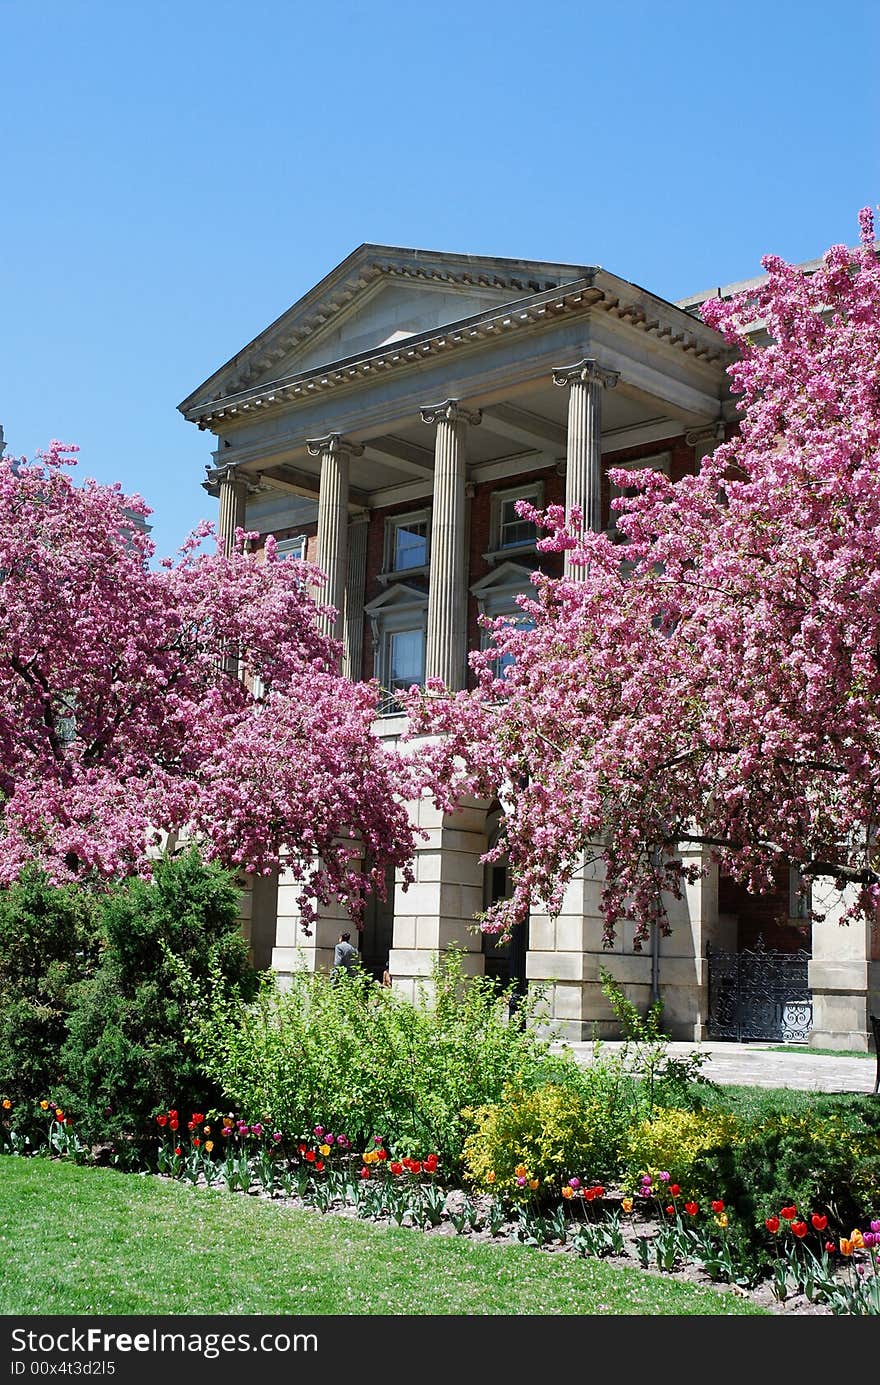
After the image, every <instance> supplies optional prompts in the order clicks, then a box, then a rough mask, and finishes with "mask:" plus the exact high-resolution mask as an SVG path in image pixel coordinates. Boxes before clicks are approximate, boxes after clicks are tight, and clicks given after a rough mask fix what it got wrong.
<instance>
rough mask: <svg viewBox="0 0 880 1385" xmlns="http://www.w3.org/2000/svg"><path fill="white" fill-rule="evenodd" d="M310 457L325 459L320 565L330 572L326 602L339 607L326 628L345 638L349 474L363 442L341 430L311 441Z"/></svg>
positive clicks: (320, 506) (320, 498)
mask: <svg viewBox="0 0 880 1385" xmlns="http://www.w3.org/2000/svg"><path fill="white" fill-rule="evenodd" d="M306 446H307V447H308V449H309V456H310V457H320V458H321V482H320V488H319V491H318V566H319V567H320V568H321V569H322V570H323V571H324V572H326V574H327V585H326V587H325V588H324V590H323V591H322V593H321V600H322V602H326V603H327V604H329V605H330V606H334V607H335V608H336V619H335V621H333V622H332V624H331V622H330V621H329V620H325V621H324V622H323V623H324V629H325V630H326V632H327V634H328V635H332V636H333V638H334V639H337V640H339V639H342V629H343V609H344V603H345V568H346V562H347V559H348V476H349V469H350V461H351V458H352V456H355V457H359V456H360V454H361V453H362V452H363V450H364V449H363V447H362V446H361V445H360V443H354V442H350V441H349V440H348V438H344V437H342V435H341V434H340V433H329V434H328V435H327V437H325V438H312V439H311V440H310V441H309V442H307V444H306Z"/></svg>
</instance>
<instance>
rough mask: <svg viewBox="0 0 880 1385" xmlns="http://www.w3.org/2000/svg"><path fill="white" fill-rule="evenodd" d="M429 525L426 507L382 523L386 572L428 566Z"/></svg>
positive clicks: (419, 568) (407, 570) (412, 569)
mask: <svg viewBox="0 0 880 1385" xmlns="http://www.w3.org/2000/svg"><path fill="white" fill-rule="evenodd" d="M430 542H431V524H430V517H429V515H428V512H427V510H420V511H419V512H418V513H417V514H412V515H395V516H394V518H393V519H389V520H387V521H386V525H385V571H386V572H389V573H390V572H414V571H417V570H421V569H424V568H426V567H427V566H428V553H429V549H430Z"/></svg>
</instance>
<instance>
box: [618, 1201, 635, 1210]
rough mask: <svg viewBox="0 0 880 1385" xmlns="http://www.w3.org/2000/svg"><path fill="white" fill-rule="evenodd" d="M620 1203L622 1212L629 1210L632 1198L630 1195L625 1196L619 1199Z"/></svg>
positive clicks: (631, 1205) (631, 1207) (631, 1206)
mask: <svg viewBox="0 0 880 1385" xmlns="http://www.w3.org/2000/svg"><path fill="white" fill-rule="evenodd" d="M620 1205H621V1207H622V1208H623V1210H624V1212H631V1211H632V1209H633V1200H632V1198H631V1197H625V1198H623V1199H622V1200H621V1203H620Z"/></svg>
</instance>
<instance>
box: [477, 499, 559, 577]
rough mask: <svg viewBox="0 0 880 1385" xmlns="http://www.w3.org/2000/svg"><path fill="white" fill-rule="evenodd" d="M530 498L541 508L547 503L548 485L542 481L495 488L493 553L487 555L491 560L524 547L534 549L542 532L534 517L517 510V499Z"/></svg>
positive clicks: (491, 530) (533, 503) (491, 522)
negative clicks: (545, 489) (545, 487)
mask: <svg viewBox="0 0 880 1385" xmlns="http://www.w3.org/2000/svg"><path fill="white" fill-rule="evenodd" d="M519 500H528V501H529V502H530V504H532V505H535V506H536V507H537V508H538V509H540V508H541V506H542V505H543V503H544V488H543V486H542V484H541V483H540V482H534V481H533V482H532V483H531V485H527V486H517V487H516V489H515V490H504V491H495V493H494V494H493V496H492V515H491V521H490V526H489V552H488V553H487V554H484V556H485V557H486V558H488V559H489V561H490V562H494V560H495V559H496V558H497V557H499V556H500V555H501V554H502V553H503V554H508V553H515V552H516V551H517V550H519V551H520V552H522V551H523V549H534V547H535V544H536V542H537V539H538V531H537V529H536V527H535V525H534V524H532V522H531V520H528V519H522V518H521V517H520V516H519V515H518V514H517V512H516V505H517V501H519Z"/></svg>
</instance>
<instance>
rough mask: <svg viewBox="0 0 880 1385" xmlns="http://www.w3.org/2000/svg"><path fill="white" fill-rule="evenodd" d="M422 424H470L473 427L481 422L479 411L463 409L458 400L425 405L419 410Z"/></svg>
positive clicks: (446, 400)
mask: <svg viewBox="0 0 880 1385" xmlns="http://www.w3.org/2000/svg"><path fill="white" fill-rule="evenodd" d="M419 413H420V414H421V416H422V422H423V423H439V422H440V420H441V419H444V420H445V421H446V422H447V423H470V424H471V425H472V426H473V427H476V426H477V424H478V423H479V422H480V421H481V420H482V417H483V415H482V413H481V411H480V410H479V409H465V408H464V407H463V405H462V403H461V400H460V399H444V400H443V402H442V403H441V404H427V405H425V407H424V408H421V409H419Z"/></svg>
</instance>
